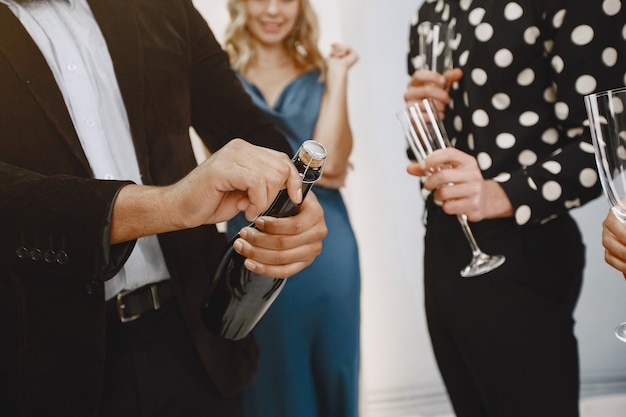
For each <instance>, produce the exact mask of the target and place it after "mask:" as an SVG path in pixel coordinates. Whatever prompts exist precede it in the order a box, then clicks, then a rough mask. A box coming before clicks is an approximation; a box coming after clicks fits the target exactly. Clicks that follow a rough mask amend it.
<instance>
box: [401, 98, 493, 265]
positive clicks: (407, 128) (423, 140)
mask: <svg viewBox="0 0 626 417" xmlns="http://www.w3.org/2000/svg"><path fill="white" fill-rule="evenodd" d="M397 117H398V120H399V121H400V125H401V126H402V130H403V131H404V136H405V138H406V140H407V143H408V145H409V147H410V148H411V151H412V152H413V154H414V155H415V157H416V158H417V159H418V160H423V159H425V158H426V157H427V156H428V155H430V154H431V153H432V152H433V151H435V150H437V149H443V148H447V147H449V146H450V142H449V140H448V136H447V134H446V131H445V129H444V127H443V124H442V123H441V120H440V119H439V115H438V114H437V111H436V110H435V108H434V105H433V104H431V102H430V100H428V99H424V100H422V101H420V102H419V103H417V104H414V105H411V106H409V107H408V108H407V109H405V110H403V111H401V112H399V113H398V114H397ZM451 169H452V168H451ZM457 218H458V220H459V223H460V224H461V227H462V228H463V232H464V233H465V237H466V238H467V240H468V242H469V244H470V247H471V249H472V260H471V261H470V263H469V264H468V265H467V266H466V267H465V268H463V269H462V270H461V276H462V277H473V276H477V275H482V274H485V273H487V272H489V271H492V270H494V269H496V268H497V267H499V266H500V265H502V264H503V263H504V256H502V255H487V254H486V253H484V252H483V251H482V250H480V248H479V247H478V244H477V243H476V239H474V235H473V234H472V231H471V229H470V227H469V224H468V222H467V216H466V215H464V214H459V215H457Z"/></svg>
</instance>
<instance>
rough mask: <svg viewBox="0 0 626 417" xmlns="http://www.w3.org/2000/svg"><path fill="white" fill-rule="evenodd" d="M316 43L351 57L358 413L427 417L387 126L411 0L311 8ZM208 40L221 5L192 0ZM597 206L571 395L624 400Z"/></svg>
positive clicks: (415, 251) (616, 299)
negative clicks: (577, 376) (352, 52)
mask: <svg viewBox="0 0 626 417" xmlns="http://www.w3.org/2000/svg"><path fill="white" fill-rule="evenodd" d="M312 1H313V5H314V7H315V9H316V10H317V12H318V15H319V17H320V22H321V31H322V37H321V40H320V46H321V47H322V50H324V51H325V50H327V48H328V45H329V43H330V42H332V41H341V42H348V43H350V44H352V45H353V46H355V47H356V49H357V50H358V51H359V54H360V57H361V58H360V61H359V63H358V64H357V65H356V66H355V67H354V68H353V70H352V72H351V79H350V98H349V100H350V118H351V122H352V126H353V130H354V136H355V147H354V154H353V163H354V166H355V169H354V171H353V172H352V173H351V176H350V178H349V181H348V185H347V187H346V188H345V190H344V197H345V198H346V202H347V204H348V206H349V209H350V214H351V218H352V222H353V226H354V228H355V231H356V234H357V239H358V242H359V245H360V254H361V261H362V262H361V263H362V271H363V276H362V282H363V284H362V288H363V290H362V305H363V306H362V383H361V386H362V388H361V390H362V410H363V413H362V416H363V417H377V416H381V417H382V416H384V417H393V416H416V415H431V414H432V413H435V412H440V411H443V410H445V409H446V408H447V407H448V406H447V400H446V397H445V393H444V388H443V386H442V384H441V380H440V378H439V374H438V372H437V368H436V365H435V363H434V360H433V356H432V352H431V348H430V342H429V339H428V333H427V330H426V325H425V319H424V313H423V302H422V296H423V291H422V278H421V270H422V261H421V258H422V234H423V227H422V206H423V203H422V202H421V200H420V198H419V195H418V191H417V190H418V184H417V180H415V179H414V178H412V177H410V176H409V175H408V174H406V173H405V167H406V165H407V161H406V159H405V157H404V139H403V137H402V132H401V131H400V128H399V126H398V124H397V122H396V120H395V116H394V115H395V113H396V112H397V111H399V110H400V109H402V107H403V100H402V94H403V92H404V88H405V86H406V81H407V77H406V75H405V73H406V62H405V61H406V51H407V47H408V41H407V39H408V23H409V20H410V19H411V17H412V15H413V14H414V12H415V10H416V8H417V6H418V4H419V3H420V0H394V1H392V2H387V1H383V0H341V1H337V0H312ZM195 2H196V5H197V6H198V8H199V9H200V10H201V11H202V13H203V14H204V16H205V17H206V18H207V20H208V22H209V24H210V25H211V27H212V28H213V30H214V32H215V34H216V36H217V37H218V39H220V40H221V39H222V35H223V32H224V27H225V24H226V22H227V19H228V16H227V13H226V12H225V4H226V1H225V0H195ZM606 212H607V205H606V203H605V200H604V199H600V200H597V201H596V202H594V203H592V204H590V205H589V206H587V207H584V208H582V209H579V210H577V212H576V213H575V215H576V217H577V218H578V219H579V220H580V222H581V227H582V229H583V233H584V236H585V240H586V243H587V246H588V255H587V258H588V267H587V271H586V277H585V284H584V288H583V293H582V296H581V299H580V303H579V307H578V309H577V321H578V324H577V332H578V335H579V340H580V351H581V368H582V383H583V394H585V395H588V394H598V393H605V392H607V391H608V390H616V389H617V390H619V389H621V390H624V391H626V360H624V355H625V353H626V345H625V344H623V343H621V342H619V341H618V340H617V339H616V338H615V337H614V336H613V328H614V327H615V325H617V324H618V322H621V321H626V282H624V280H623V279H622V278H621V276H620V274H619V273H617V272H615V271H613V270H612V269H611V268H609V267H608V266H607V265H605V264H604V262H603V251H602V248H601V245H600V230H601V220H602V219H603V218H604V216H605V214H606Z"/></svg>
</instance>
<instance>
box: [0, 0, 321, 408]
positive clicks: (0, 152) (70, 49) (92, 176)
mask: <svg viewBox="0 0 626 417" xmlns="http://www.w3.org/2000/svg"><path fill="white" fill-rule="evenodd" d="M0 91H1V92H2V94H0V109H1V111H0V230H1V231H2V232H1V233H0V340H1V342H0V387H2V390H0V393H1V394H0V404H1V405H0V409H2V410H3V412H2V414H3V415H7V416H9V415H10V416H13V415H22V416H37V417H40V416H51V415H54V416H56V415H58V416H64V417H72V416H77V417H78V416H81V417H83V416H93V415H102V416H106V415H115V416H125V415H129V416H131V415H132V416H135V415H156V414H159V415H183V416H196V415H211V416H236V415H239V414H240V412H241V409H240V403H239V392H240V390H241V388H242V386H243V385H244V384H245V383H246V381H247V380H248V379H249V378H250V376H251V375H252V373H253V372H254V368H255V361H256V355H257V352H256V347H255V345H254V341H253V340H252V339H251V338H248V339H245V340H243V341H240V342H232V341H227V340H223V339H221V338H219V337H216V336H214V335H212V334H210V333H209V332H208V331H207V330H206V329H205V328H204V326H203V325H202V322H201V318H200V305H201V301H202V297H203V295H204V293H205V291H206V290H207V287H208V284H209V281H210V278H211V277H212V276H213V273H214V271H215V269H216V267H217V264H218V262H219V258H220V256H221V255H222V253H223V251H224V249H225V246H226V242H225V239H224V237H223V235H222V234H220V233H218V232H217V230H216V228H215V226H214V225H213V224H214V223H217V222H220V221H224V220H227V219H228V218H230V217H232V216H233V215H234V214H235V213H236V212H237V211H239V210H242V211H245V212H246V215H247V217H248V218H249V219H253V218H254V217H255V216H256V215H258V214H259V213H260V212H261V211H262V210H263V208H265V207H267V206H268V205H269V203H270V202H271V200H272V199H273V196H274V195H276V193H277V192H278V190H279V189H280V188H282V187H285V186H286V187H287V188H288V190H289V192H290V196H291V198H292V199H293V200H295V201H298V200H299V199H300V198H301V194H300V191H301V188H300V182H299V177H298V175H297V172H295V169H294V168H293V166H292V164H291V162H290V161H289V158H288V156H287V155H286V154H285V152H289V146H288V144H287V143H286V141H285V140H284V138H283V137H282V136H281V135H280V134H279V133H278V132H277V131H276V130H275V129H274V128H273V126H272V125H271V124H270V123H269V122H268V121H267V120H266V119H265V118H264V116H263V115H262V114H261V113H260V112H259V111H258V109H257V108H256V106H254V105H253V104H252V103H251V102H250V101H249V98H248V95H247V94H246V93H245V92H244V91H243V90H242V89H241V87H240V83H239V81H238V80H237V79H236V77H235V75H234V74H233V73H232V72H231V70H230V68H229V64H228V60H227V58H226V56H225V55H224V53H223V52H222V50H221V48H220V46H219V45H218V43H217V42H216V40H215V39H214V37H213V34H212V33H211V30H210V29H209V27H208V26H207V24H206V22H205V21H204V20H203V18H202V17H201V16H200V14H199V13H198V12H197V11H196V10H195V9H194V7H193V5H192V4H191V1H190V0H98V1H95V0H90V1H87V0H54V1H46V0H43V1H37V0H34V1H30V2H18V1H17V0H0ZM190 126H193V127H194V128H195V130H196V131H197V132H198V134H199V135H200V137H201V138H202V139H203V141H204V143H205V144H206V146H207V147H208V148H209V150H211V152H212V156H211V157H210V158H209V159H208V160H207V161H205V162H204V163H203V164H201V165H200V166H199V167H197V168H196V162H195V159H194V155H193V151H192V148H191V145H190V142H189V128H190ZM236 138H245V140H246V141H243V140H240V139H237V140H234V139H236ZM257 145H258V146H257ZM268 148H270V149H268ZM273 149H275V150H273ZM257 226H258V228H257V229H244V230H245V231H244V233H243V234H242V237H243V238H244V239H242V240H240V241H239V242H238V244H237V248H238V251H240V253H242V254H243V255H244V256H245V257H247V258H248V260H247V262H248V266H249V267H250V268H254V269H255V271H256V272H258V273H260V274H262V275H270V276H276V277H287V276H289V275H292V274H293V273H295V272H296V271H298V270H300V269H302V268H304V267H305V266H306V265H308V264H310V263H311V262H312V260H313V258H314V257H315V256H316V255H317V254H318V253H319V252H320V250H321V240H322V239H323V237H324V236H325V233H326V226H325V223H324V220H323V213H322V209H321V207H320V206H319V204H318V203H317V201H316V199H315V197H314V195H310V196H308V197H307V199H306V200H305V201H304V202H303V204H302V210H301V214H300V215H297V216H294V217H293V218H291V219H271V218H265V219H260V220H258V221H257ZM129 291H130V292H129ZM105 300H106V302H105ZM131 309H132V311H130V310H131ZM129 311H130V312H129ZM131 313H132V314H131Z"/></svg>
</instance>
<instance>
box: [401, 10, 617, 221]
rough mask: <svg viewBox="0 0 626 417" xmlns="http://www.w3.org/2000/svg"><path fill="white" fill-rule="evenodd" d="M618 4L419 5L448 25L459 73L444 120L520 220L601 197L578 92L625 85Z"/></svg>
mask: <svg viewBox="0 0 626 417" xmlns="http://www.w3.org/2000/svg"><path fill="white" fill-rule="evenodd" d="M624 1H626V0H593V1H592V0H589V1H579V2H571V1H568V0H543V1H537V0H513V1H507V0H504V1H491V0H460V1H456V0H426V2H425V4H424V6H423V7H422V8H421V9H420V11H419V16H418V19H417V22H419V21H424V20H431V21H440V20H454V21H455V24H456V27H457V34H456V36H455V41H454V44H453V48H454V64H455V66H457V67H461V68H462V69H463V72H464V75H465V76H464V78H463V79H461V80H460V81H459V82H458V83H455V85H454V86H453V87H452V89H451V92H450V95H451V98H452V103H451V105H450V106H449V108H448V110H447V112H448V114H447V116H446V118H445V121H444V122H445V124H446V128H447V129H448V131H449V132H450V133H451V136H452V137H453V141H454V143H455V146H456V147H458V148H459V149H461V150H463V151H465V152H468V153H470V154H471V155H474V156H475V157H476V159H477V162H478V166H479V167H480V169H481V170H482V171H483V175H484V176H485V177H486V178H494V179H496V180H497V181H498V182H500V183H501V184H502V187H503V188H504V190H505V192H506V193H507V195H509V198H510V199H511V203H512V204H513V206H514V207H515V210H514V211H515V221H516V222H517V223H518V224H520V225H523V224H526V223H535V222H542V221H545V219H550V218H553V217H555V216H556V215H558V214H559V213H562V212H565V211H567V210H569V209H571V208H573V207H578V206H580V205H582V204H584V203H586V202H588V201H590V200H592V199H594V198H596V197H597V196H599V195H600V193H601V188H600V185H599V181H598V175H597V173H596V169H595V160H594V156H593V155H594V153H593V147H592V146H591V141H590V138H589V132H588V130H589V129H588V126H587V125H586V124H585V122H586V113H585V109H584V104H583V99H582V96H583V95H585V94H589V93H592V92H595V91H601V90H604V89H609V88H615V87H619V86H621V85H626V7H625V6H626V3H624ZM593 19H597V20H598V21H594V20H593ZM417 22H416V21H414V20H412V21H411V24H412V25H413V26H415V25H416V24H417ZM516 35H518V36H516ZM415 37H416V36H415V34H414V31H411V48H410V49H411V52H410V54H409V59H408V63H409V72H413V70H414V69H415V68H416V66H417V64H418V62H417V61H415V60H414V57H415V56H416V55H417V53H416V52H417V44H416V39H415ZM581 57H584V59H581Z"/></svg>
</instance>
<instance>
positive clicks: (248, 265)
mask: <svg viewBox="0 0 626 417" xmlns="http://www.w3.org/2000/svg"><path fill="white" fill-rule="evenodd" d="M243 265H244V266H245V267H246V269H248V270H250V271H254V270H256V268H257V264H256V262H253V261H251V260H250V259H246V260H245V261H244V262H243Z"/></svg>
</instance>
